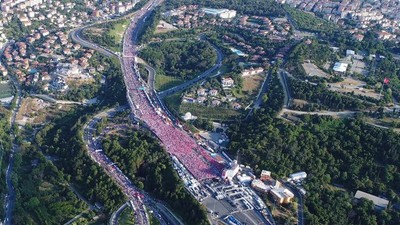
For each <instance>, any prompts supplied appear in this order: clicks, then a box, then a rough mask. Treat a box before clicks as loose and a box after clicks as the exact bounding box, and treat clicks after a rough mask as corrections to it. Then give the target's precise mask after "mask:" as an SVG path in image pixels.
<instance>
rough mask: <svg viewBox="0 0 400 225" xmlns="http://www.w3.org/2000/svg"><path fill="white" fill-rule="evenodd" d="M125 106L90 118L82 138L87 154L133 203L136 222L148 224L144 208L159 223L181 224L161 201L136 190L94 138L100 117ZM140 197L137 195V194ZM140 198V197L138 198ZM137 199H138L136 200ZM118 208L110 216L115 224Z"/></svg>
mask: <svg viewBox="0 0 400 225" xmlns="http://www.w3.org/2000/svg"><path fill="white" fill-rule="evenodd" d="M124 108H125V107H120V108H119V109H109V110H106V111H103V112H100V113H99V114H97V115H96V116H94V117H93V119H92V120H90V121H89V122H88V123H87V125H86V126H85V127H84V133H83V139H84V141H85V143H86V144H87V147H88V152H89V155H90V156H91V158H92V159H94V160H95V161H96V162H97V163H98V164H99V165H100V166H101V167H103V168H104V170H105V171H106V173H107V174H108V175H109V176H110V177H111V178H112V179H113V180H114V181H115V182H116V183H117V184H118V185H119V186H120V187H121V189H122V191H123V192H124V194H125V195H126V196H128V198H129V199H130V200H131V202H132V203H133V207H132V208H133V210H134V212H135V216H136V221H142V222H138V224H149V223H148V222H146V221H145V220H146V219H145V217H147V216H145V214H146V213H145V212H146V208H148V209H150V210H152V211H153V213H154V215H155V216H156V218H157V219H158V220H159V221H160V223H161V224H170V225H183V223H182V222H181V221H180V220H179V219H178V218H177V217H176V216H175V215H174V214H173V213H172V212H171V211H170V210H169V209H168V208H167V207H166V206H164V205H163V204H162V203H160V202H157V201H155V200H153V199H152V198H151V197H150V196H149V195H148V194H146V193H145V192H143V191H141V190H138V189H137V188H136V187H135V186H134V185H133V183H132V182H131V181H130V180H129V179H128V178H127V177H126V176H125V175H124V174H123V172H122V171H121V170H120V169H118V168H117V166H116V165H115V163H114V162H112V161H111V160H110V159H109V158H108V157H107V156H106V155H105V154H104V153H103V152H102V151H100V150H99V149H101V141H100V140H98V139H97V138H95V136H94V132H95V130H96V125H97V123H98V122H100V121H101V118H103V117H108V116H112V115H113V114H114V113H115V112H116V111H119V110H122V109H124ZM139 195H140V196H141V197H138V196H139ZM139 198H140V199H139ZM138 199H139V201H138ZM118 216H119V213H118V210H117V212H115V213H114V214H113V215H112V216H111V218H110V223H111V224H116V221H117V220H118Z"/></svg>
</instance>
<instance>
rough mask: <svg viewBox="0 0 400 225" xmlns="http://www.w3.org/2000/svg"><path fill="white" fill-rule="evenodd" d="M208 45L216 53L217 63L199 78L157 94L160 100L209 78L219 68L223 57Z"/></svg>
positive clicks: (217, 50) (216, 49)
mask: <svg viewBox="0 0 400 225" xmlns="http://www.w3.org/2000/svg"><path fill="white" fill-rule="evenodd" d="M210 45H211V46H212V47H213V48H214V50H215V51H216V53H217V62H216V63H215V64H214V66H213V67H211V68H210V69H208V70H206V71H205V72H203V73H202V74H200V75H199V76H197V77H196V78H194V79H192V80H189V81H186V82H185V83H183V84H181V85H178V86H175V87H173V88H170V89H168V90H165V91H161V92H158V96H159V98H160V99H163V98H165V97H166V96H168V95H172V94H174V93H177V92H180V91H182V90H185V89H187V88H189V87H191V86H193V85H195V84H196V83H198V82H199V81H202V80H204V79H205V78H207V77H208V76H210V75H211V74H213V73H214V72H215V71H217V70H218V69H219V68H220V67H221V65H222V60H223V59H224V55H223V54H222V52H221V50H220V49H219V48H217V46H215V45H213V44H211V43H210Z"/></svg>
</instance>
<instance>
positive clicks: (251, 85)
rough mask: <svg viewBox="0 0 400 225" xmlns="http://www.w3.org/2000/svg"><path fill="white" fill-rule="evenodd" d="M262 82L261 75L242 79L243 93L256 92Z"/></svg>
mask: <svg viewBox="0 0 400 225" xmlns="http://www.w3.org/2000/svg"><path fill="white" fill-rule="evenodd" d="M263 81H264V76H263V75H261V74H258V75H254V76H250V77H245V78H243V89H242V90H243V91H246V92H247V91H257V90H258V89H259V88H260V86H261V84H262V82H263Z"/></svg>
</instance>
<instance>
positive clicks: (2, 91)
mask: <svg viewBox="0 0 400 225" xmlns="http://www.w3.org/2000/svg"><path fill="white" fill-rule="evenodd" d="M11 96H12V88H11V85H10V84H8V83H6V84H0V98H7V97H11Z"/></svg>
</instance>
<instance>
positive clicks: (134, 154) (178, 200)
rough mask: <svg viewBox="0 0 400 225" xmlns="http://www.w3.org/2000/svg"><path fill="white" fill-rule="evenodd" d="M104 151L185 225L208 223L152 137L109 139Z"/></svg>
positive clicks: (135, 135)
mask: <svg viewBox="0 0 400 225" xmlns="http://www.w3.org/2000/svg"><path fill="white" fill-rule="evenodd" d="M128 137H129V138H128ZM103 150H104V152H105V153H106V154H107V155H108V156H109V157H110V158H111V159H112V161H113V162H116V163H117V165H118V167H119V168H120V169H121V170H122V171H123V172H124V173H125V174H126V175H127V176H128V177H129V178H130V179H132V180H133V181H134V183H136V185H137V186H138V187H139V188H142V189H144V190H145V191H147V192H148V193H150V194H152V195H153V196H154V197H156V198H157V199H159V200H162V201H165V202H166V203H167V204H168V205H169V206H170V208H171V209H173V210H174V211H175V212H177V213H178V214H179V216H180V217H181V218H183V220H184V221H185V222H186V224H198V225H201V224H204V225H205V224H208V220H207V215H206V212H205V209H203V208H202V206H201V205H200V204H199V203H198V202H197V201H196V200H195V199H194V198H193V197H192V196H191V195H190V194H189V193H188V192H187V191H186V189H185V187H184V184H183V182H182V181H181V180H180V178H179V177H178V175H177V173H176V172H175V170H174V169H173V168H172V164H171V162H170V158H169V156H168V154H167V153H166V152H165V151H164V150H163V148H162V147H161V146H160V145H159V144H158V143H157V140H155V139H154V138H152V137H150V135H149V134H147V133H144V132H141V131H131V132H128V133H127V135H126V137H120V136H108V137H106V138H105V139H104V140H103Z"/></svg>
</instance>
